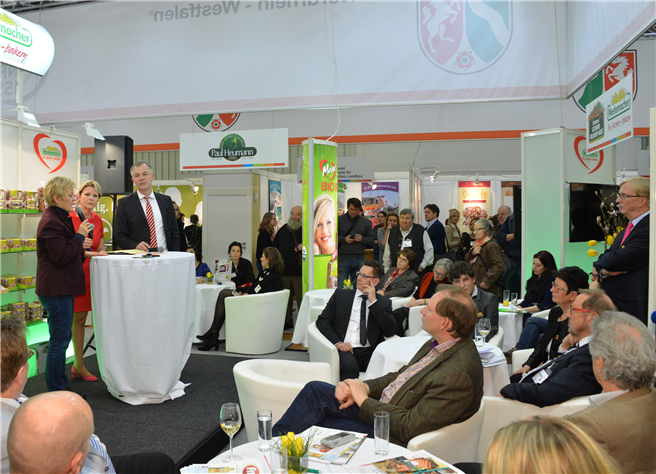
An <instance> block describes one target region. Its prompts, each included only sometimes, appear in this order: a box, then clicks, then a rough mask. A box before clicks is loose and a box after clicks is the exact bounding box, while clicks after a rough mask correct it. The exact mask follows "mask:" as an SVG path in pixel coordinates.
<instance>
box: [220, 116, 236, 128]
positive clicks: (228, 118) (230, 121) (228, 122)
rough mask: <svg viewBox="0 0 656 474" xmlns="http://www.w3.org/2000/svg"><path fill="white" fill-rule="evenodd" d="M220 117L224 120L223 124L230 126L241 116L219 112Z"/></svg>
mask: <svg viewBox="0 0 656 474" xmlns="http://www.w3.org/2000/svg"><path fill="white" fill-rule="evenodd" d="M219 118H220V119H221V121H222V122H223V125H225V126H226V127H230V126H231V125H232V124H233V123H235V122H236V121H237V119H238V118H239V114H219Z"/></svg>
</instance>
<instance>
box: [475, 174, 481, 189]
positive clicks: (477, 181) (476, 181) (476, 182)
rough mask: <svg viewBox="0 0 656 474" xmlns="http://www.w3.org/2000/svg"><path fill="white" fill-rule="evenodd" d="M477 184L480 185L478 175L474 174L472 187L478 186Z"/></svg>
mask: <svg viewBox="0 0 656 474" xmlns="http://www.w3.org/2000/svg"><path fill="white" fill-rule="evenodd" d="M479 184H481V183H480V181H479V180H478V173H476V180H475V181H474V186H478V185H479Z"/></svg>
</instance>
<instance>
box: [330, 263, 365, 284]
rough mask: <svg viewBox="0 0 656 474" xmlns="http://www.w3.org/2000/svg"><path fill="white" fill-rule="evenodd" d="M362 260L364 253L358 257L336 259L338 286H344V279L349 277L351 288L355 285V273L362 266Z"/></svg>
mask: <svg viewBox="0 0 656 474" xmlns="http://www.w3.org/2000/svg"><path fill="white" fill-rule="evenodd" d="M362 262H364V255H362V256H360V257H351V258H348V257H339V258H338V259H337V280H338V284H339V288H344V280H347V279H350V280H351V284H352V285H353V288H355V287H356V286H357V285H356V282H355V281H356V279H357V277H356V276H355V274H356V273H357V272H359V271H360V267H362Z"/></svg>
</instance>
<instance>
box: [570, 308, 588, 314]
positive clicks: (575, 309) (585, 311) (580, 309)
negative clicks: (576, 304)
mask: <svg viewBox="0 0 656 474" xmlns="http://www.w3.org/2000/svg"><path fill="white" fill-rule="evenodd" d="M569 311H570V313H572V312H574V311H581V312H582V313H589V312H591V311H592V310H591V309H583V308H572V307H571V306H570V307H569Z"/></svg>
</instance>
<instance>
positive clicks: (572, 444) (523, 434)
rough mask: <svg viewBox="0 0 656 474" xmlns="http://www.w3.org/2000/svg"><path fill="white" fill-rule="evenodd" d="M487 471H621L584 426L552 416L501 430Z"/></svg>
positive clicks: (597, 473)
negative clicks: (584, 429) (583, 428)
mask: <svg viewBox="0 0 656 474" xmlns="http://www.w3.org/2000/svg"><path fill="white" fill-rule="evenodd" d="M456 467H460V466H459V465H458V466H456ZM466 472H467V471H466ZM469 472H471V471H469ZM483 472H484V473H486V474H509V473H513V474H542V473H558V474H583V473H586V474H620V473H621V471H620V469H619V467H618V466H617V463H616V462H615V461H614V460H613V459H612V458H611V457H610V456H609V455H608V454H607V453H605V452H604V451H603V450H602V449H601V448H600V447H599V445H598V444H597V443H595V442H594V440H593V439H592V438H591V437H590V436H588V435H587V434H586V433H585V432H584V431H583V430H582V429H580V428H578V427H577V426H576V425H574V424H573V423H570V422H568V421H566V420H563V419H562V418H556V417H552V416H545V417H539V416H536V417H533V418H531V419H529V420H522V421H516V422H514V423H512V424H510V425H508V426H506V427H504V428H501V429H500V430H499V431H497V432H496V433H495V435H494V437H493V438H492V442H491V443H490V446H489V447H488V450H487V455H486V456H485V464H484V465H483Z"/></svg>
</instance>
